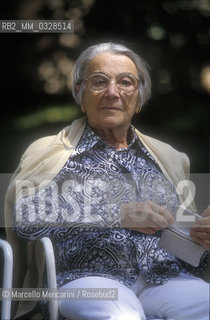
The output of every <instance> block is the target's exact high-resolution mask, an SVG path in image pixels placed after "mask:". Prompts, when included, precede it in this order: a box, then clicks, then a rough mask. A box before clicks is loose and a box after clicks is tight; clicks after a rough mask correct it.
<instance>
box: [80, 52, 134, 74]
mask: <svg viewBox="0 0 210 320" xmlns="http://www.w3.org/2000/svg"><path fill="white" fill-rule="evenodd" d="M95 72H101V73H104V74H106V75H108V76H110V77H112V76H117V75H119V74H120V73H132V74H133V75H134V76H136V77H138V70H137V67H136V65H135V63H134V62H133V61H132V60H131V59H130V58H129V57H127V56H125V55H122V54H116V53H113V52H103V53H99V54H98V55H96V56H95V57H94V58H93V59H92V60H90V62H89V63H88V65H87V69H86V76H89V75H91V74H93V73H95Z"/></svg>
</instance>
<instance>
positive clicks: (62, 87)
mask: <svg viewBox="0 0 210 320" xmlns="http://www.w3.org/2000/svg"><path fill="white" fill-rule="evenodd" d="M0 15H1V19H16V20H18V19H73V20H74V23H75V32H74V33H73V34H56V33H55V34H46V33H43V34H41V33H39V34H32V33H27V34H23V33H22V34H12V33H10V34H3V33H1V34H0V39H1V41H0V43H1V50H0V72H1V77H0V88H1V96H0V99H1V117H0V130H1V134H0V146H1V157H0V172H1V173H11V172H13V171H14V170H15V168H16V167H17V165H18V162H19V159H20V156H21V154H22V153H23V152H24V150H25V149H26V147H27V146H28V145H29V144H30V143H31V142H32V141H34V140H35V139H37V138H39V137H42V136H45V135H51V134H55V133H57V132H58V131H59V130H60V129H62V128H63V127H64V126H66V125H68V124H69V123H71V122H72V121H73V120H74V119H75V118H77V117H79V116H80V115H81V112H80V107H79V106H77V105H76V104H75V103H74V101H73V99H72V95H71V80H70V74H71V69H72V66H73V64H74V61H75V60H76V58H77V57H78V55H79V54H80V52H81V51H82V50H84V49H85V48H87V47H88V46H89V45H92V44H95V43H97V42H103V41H117V42H120V43H123V44H125V45H127V46H128V47H130V48H131V49H133V50H134V51H136V52H137V53H139V54H140V55H141V56H142V57H143V58H144V59H145V60H146V61H147V62H148V63H149V65H150V67H151V77H152V98H151V100H150V101H149V103H148V104H147V105H145V106H144V108H143V110H142V112H141V113H140V114H139V116H138V118H135V119H134V123H135V125H136V126H137V127H138V128H139V129H140V130H141V131H142V132H143V133H145V134H148V135H152V136H154V137H156V138H158V139H161V140H163V141H165V142H168V143H170V144H171V145H173V146H174V147H175V148H177V149H179V150H181V151H184V152H186V153H187V154H188V155H189V157H190V159H191V169H192V172H196V173H199V172H200V173H205V172H208V170H209V139H208V135H209V134H208V129H209V114H210V112H209V109H210V103H209V97H210V50H209V49H210V1H209V0H133V1H132V0H129V1H128V0H127V1H123V0H68V1H65V0H37V1H34V0H16V1H6V2H3V1H2V2H1V4H0Z"/></svg>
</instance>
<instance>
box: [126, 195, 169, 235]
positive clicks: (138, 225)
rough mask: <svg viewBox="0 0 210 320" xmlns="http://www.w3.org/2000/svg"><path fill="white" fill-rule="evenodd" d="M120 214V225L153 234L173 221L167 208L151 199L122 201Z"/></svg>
mask: <svg viewBox="0 0 210 320" xmlns="http://www.w3.org/2000/svg"><path fill="white" fill-rule="evenodd" d="M120 215H121V225H122V227H124V228H130V229H132V230H135V231H139V232H143V233H147V234H154V233H155V232H156V231H158V230H160V229H162V228H167V227H168V226H169V225H170V224H172V223H173V222H174V219H173V217H172V216H171V214H170V212H169V211H168V210H166V209H165V208H163V207H161V206H159V205H157V204H156V203H154V202H152V201H151V200H146V201H142V202H128V203H123V204H122V205H121V207H120Z"/></svg>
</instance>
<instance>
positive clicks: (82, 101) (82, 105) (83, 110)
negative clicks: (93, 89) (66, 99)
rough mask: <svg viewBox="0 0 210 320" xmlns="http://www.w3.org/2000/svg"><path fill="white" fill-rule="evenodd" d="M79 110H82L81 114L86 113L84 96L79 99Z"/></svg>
mask: <svg viewBox="0 0 210 320" xmlns="http://www.w3.org/2000/svg"><path fill="white" fill-rule="evenodd" d="M81 110H82V112H83V113H85V112H86V110H85V103H84V96H83V95H82V98H81Z"/></svg>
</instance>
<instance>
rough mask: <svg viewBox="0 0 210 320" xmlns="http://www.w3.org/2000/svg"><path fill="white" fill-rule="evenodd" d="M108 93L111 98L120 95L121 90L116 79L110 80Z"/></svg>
mask: <svg viewBox="0 0 210 320" xmlns="http://www.w3.org/2000/svg"><path fill="white" fill-rule="evenodd" d="M106 95H107V96H108V97H110V98H113V97H119V90H118V88H117V84H116V82H115V81H110V82H109V85H108V87H107V89H106Z"/></svg>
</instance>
